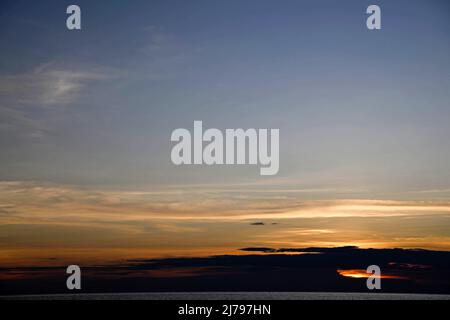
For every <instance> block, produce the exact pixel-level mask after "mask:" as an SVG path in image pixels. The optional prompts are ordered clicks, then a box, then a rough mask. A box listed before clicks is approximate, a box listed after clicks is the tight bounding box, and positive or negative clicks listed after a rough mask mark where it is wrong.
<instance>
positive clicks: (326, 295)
mask: <svg viewBox="0 0 450 320" xmlns="http://www.w3.org/2000/svg"><path fill="white" fill-rule="evenodd" d="M0 299H1V300H220V301H224V300H450V295H447V294H410V293H361V292H351V293H348V292H150V293H145V292H139V293H73V294H38V295H13V296H0Z"/></svg>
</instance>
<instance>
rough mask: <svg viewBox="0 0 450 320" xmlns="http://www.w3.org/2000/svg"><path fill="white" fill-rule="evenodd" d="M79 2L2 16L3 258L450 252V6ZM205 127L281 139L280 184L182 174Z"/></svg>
mask: <svg viewBox="0 0 450 320" xmlns="http://www.w3.org/2000/svg"><path fill="white" fill-rule="evenodd" d="M73 3H75V2H73V1H70V2H69V1H39V2H30V1H21V0H19V1H2V3H1V4H0V40H1V41H0V52H1V59H0V150H1V157H0V229H1V232H0V239H1V241H0V247H1V253H0V264H2V265H17V264H26V263H30V262H36V261H42V260H45V259H48V258H54V257H58V258H61V259H66V260H71V259H75V260H76V259H80V260H83V261H91V260H92V261H95V260H96V259H97V260H98V259H103V260H107V259H125V258H133V257H137V256H139V257H146V256H173V255H208V254H215V253H223V252H234V251H233V250H237V249H238V248H241V247H243V246H258V245H262V246H265V245H268V246H269V245H270V246H275V247H277V246H278V247H280V246H284V247H290V246H292V247H306V246H314V245H325V246H337V245H358V246H361V247H366V248H367V247H407V248H414V247H420V248H429V249H440V250H449V249H450V228H449V226H450V220H449V219H450V214H449V212H450V170H449V165H448V164H449V163H450V149H449V148H448V137H449V136H450V126H449V125H448V124H449V120H450V107H449V101H450V90H449V88H450V58H449V57H450V55H449V51H450V37H449V36H450V22H449V21H450V19H449V14H450V5H449V4H448V2H447V1H437V0H435V1H418V0H412V1H395V2H394V1H376V4H378V5H379V6H380V7H381V10H382V29H381V30H377V31H370V30H368V29H367V28H366V18H367V14H366V13H365V11H366V8H367V6H368V5H370V4H373V3H375V2H373V1H356V0H355V1H351V0H349V1H340V2H337V1H325V0H321V1H287V0H286V1H282V2H280V1H267V0H263V1H260V0H258V1H256V0H249V1H235V0H233V1H218V0H215V1H199V0H198V1H197V0H196V1H133V2H132V3H130V4H127V5H125V4H124V2H123V1H76V4H78V5H79V6H80V7H81V12H82V30H80V31H69V30H67V28H66V26H65V20H66V18H67V14H66V8H67V6H68V5H70V4H73ZM194 120H202V121H203V126H204V127H205V128H219V129H223V130H224V129H226V128H279V129H280V170H279V173H278V174H277V175H275V176H269V177H268V176H260V175H259V168H258V167H257V166H250V165H244V166H175V165H173V163H172V162H171V161H170V151H171V148H172V146H173V144H172V143H171V142H170V135H171V133H172V131H173V130H174V129H177V128H187V129H189V130H192V128H193V123H194ZM257 222H262V224H261V223H257ZM255 223H257V224H255ZM40 259H41V260H40Z"/></svg>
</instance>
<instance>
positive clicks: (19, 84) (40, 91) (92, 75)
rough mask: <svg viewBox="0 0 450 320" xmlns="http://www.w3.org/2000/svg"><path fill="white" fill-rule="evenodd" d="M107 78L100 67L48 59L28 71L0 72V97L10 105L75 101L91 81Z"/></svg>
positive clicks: (62, 103)
mask: <svg viewBox="0 0 450 320" xmlns="http://www.w3.org/2000/svg"><path fill="white" fill-rule="evenodd" d="M108 78H109V76H108V75H107V74H106V73H105V72H103V71H100V69H98V70H96V69H95V68H92V69H82V68H65V67H59V66H56V65H55V64H54V63H48V64H44V65H40V66H38V67H36V68H35V69H33V70H31V71H29V72H24V73H19V74H11V75H0V93H1V94H2V96H3V98H2V100H3V101H4V102H5V103H9V104H12V105H34V106H41V107H42V106H58V105H59V106H61V105H68V104H70V103H72V102H73V101H75V99H76V98H77V97H78V96H79V95H80V94H81V93H82V90H83V89H84V88H86V87H87V86H89V84H91V83H92V82H94V81H99V80H105V79H108Z"/></svg>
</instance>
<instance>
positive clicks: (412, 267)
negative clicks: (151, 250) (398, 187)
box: [0, 246, 450, 295]
mask: <svg viewBox="0 0 450 320" xmlns="http://www.w3.org/2000/svg"><path fill="white" fill-rule="evenodd" d="M240 250H242V251H243V252H248V253H249V254H242V255H241V254H239V255H221V256H211V257H180V258H168V259H139V260H130V261H126V262H124V263H117V264H111V265H96V266H82V265H81V266H80V267H81V268H82V290H81V292H80V293H96V292H97V293H108V292H110V293H111V292H116V293H117V292H212V291H216V292H370V291H369V290H368V289H367V287H366V278H365V274H364V271H365V270H366V268H367V267H368V266H369V265H373V264H375V265H378V266H379V267H380V268H381V271H382V288H381V290H378V291H379V292H380V293H429V294H433V293H436V294H437V293H440V294H449V293H450V252H447V251H431V250H422V249H361V248H358V247H352V246H349V247H336V248H278V249H275V248H267V247H261V248H260V247H251V248H242V249H240ZM65 268H66V266H60V267H46V266H29V267H26V268H2V269H0V272H1V273H2V278H1V279H0V294H1V295H12V294H51V293H68V292H69V291H68V290H67V289H66V286H65V281H66V277H67V275H66V273H65Z"/></svg>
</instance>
